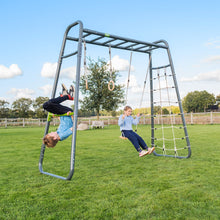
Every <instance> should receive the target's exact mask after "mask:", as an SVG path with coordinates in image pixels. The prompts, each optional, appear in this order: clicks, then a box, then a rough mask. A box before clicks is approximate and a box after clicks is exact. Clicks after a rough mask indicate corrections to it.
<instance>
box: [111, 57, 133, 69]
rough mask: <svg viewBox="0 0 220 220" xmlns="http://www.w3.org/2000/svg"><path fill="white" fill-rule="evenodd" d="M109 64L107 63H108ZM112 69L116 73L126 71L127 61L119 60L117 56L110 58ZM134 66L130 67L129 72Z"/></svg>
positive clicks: (127, 67)
mask: <svg viewBox="0 0 220 220" xmlns="http://www.w3.org/2000/svg"><path fill="white" fill-rule="evenodd" d="M108 64H109V61H108ZM112 68H113V69H114V70H116V71H128V70H129V62H128V60H124V59H121V58H120V57H119V56H118V55H115V56H114V57H113V58H112ZM134 70H135V69H134V66H132V65H131V71H134Z"/></svg>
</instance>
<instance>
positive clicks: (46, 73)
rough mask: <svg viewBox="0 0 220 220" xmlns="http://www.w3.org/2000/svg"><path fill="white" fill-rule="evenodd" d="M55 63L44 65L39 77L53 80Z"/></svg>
mask: <svg viewBox="0 0 220 220" xmlns="http://www.w3.org/2000/svg"><path fill="white" fill-rule="evenodd" d="M56 69H57V63H48V62H47V63H45V64H44V65H43V68H42V70H41V76H42V77H46V78H54V77H55V74H56Z"/></svg>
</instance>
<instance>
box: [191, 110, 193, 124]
mask: <svg viewBox="0 0 220 220" xmlns="http://www.w3.org/2000/svg"><path fill="white" fill-rule="evenodd" d="M192 124H193V113H192V112H191V125H192Z"/></svg>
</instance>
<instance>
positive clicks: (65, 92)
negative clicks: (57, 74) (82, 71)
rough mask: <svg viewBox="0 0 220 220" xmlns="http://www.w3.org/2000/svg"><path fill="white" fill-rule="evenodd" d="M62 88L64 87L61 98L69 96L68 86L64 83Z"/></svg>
mask: <svg viewBox="0 0 220 220" xmlns="http://www.w3.org/2000/svg"><path fill="white" fill-rule="evenodd" d="M61 86H62V93H61V96H64V95H68V94H69V93H68V90H67V88H66V86H65V85H64V84H63V83H62V84H61Z"/></svg>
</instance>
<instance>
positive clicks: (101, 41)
mask: <svg viewBox="0 0 220 220" xmlns="http://www.w3.org/2000/svg"><path fill="white" fill-rule="evenodd" d="M73 28H74V30H75V29H77V28H78V29H77V30H78V31H77V32H76V33H77V36H69V35H68V34H69V32H70V30H72V29H73ZM74 33H75V32H74ZM67 41H74V42H76V43H78V46H77V50H76V51H74V52H73V53H70V54H67V55H66V54H65V55H64V50H65V46H66V42H67ZM83 41H85V42H86V43H87V44H93V45H97V46H103V47H108V48H109V46H111V48H115V49H120V50H128V51H133V52H138V53H145V54H149V62H150V91H151V92H150V98H151V140H152V141H151V145H152V146H154V112H153V107H154V102H153V82H152V70H153V69H157V68H163V67H154V68H153V67H152V58H150V57H151V52H152V51H153V50H157V49H164V50H166V51H167V55H168V58H169V64H168V65H166V66H164V67H168V66H170V68H171V71H172V75H173V81H174V85H175V89H176V94H177V99H178V102H179V108H180V112H181V117H182V122H183V127H184V132H185V136H186V142H187V146H188V155H187V156H186V157H177V158H188V157H190V155H191V148H190V142H189V138H188V133H187V128H186V123H185V118H184V114H183V109H182V104H181V99H180V95H179V89H178V85H177V80H176V76H175V71H174V67H173V61H172V58H171V54H170V50H169V45H168V43H167V42H166V41H165V40H159V41H155V42H152V43H150V42H145V41H140V40H134V39H130V38H125V37H120V36H116V35H112V34H108V33H102V32H98V31H94V30H90V29H86V28H83V23H82V22H81V21H76V22H74V23H73V24H71V25H69V26H68V27H67V29H66V31H65V34H64V38H63V43H62V47H61V51H60V55H59V59H58V67H57V70H56V76H55V80H54V85H53V91H52V96H51V98H54V97H55V94H56V89H57V82H58V79H59V75H60V70H61V65H62V60H63V59H65V58H68V57H71V56H75V55H77V67H76V85H75V98H74V127H73V135H72V148H71V161H70V172H69V175H68V176H67V177H62V176H58V175H55V174H52V173H48V172H45V171H43V158H44V152H45V145H44V144H42V146H41V153H40V160H39V170H40V172H41V173H43V174H47V175H50V176H53V177H56V178H60V179H63V180H71V178H72V176H73V174H74V164H75V149H76V133H77V117H78V101H79V100H78V98H79V83H80V66H81V56H82V42H83ZM49 126H50V122H49V121H48V122H47V124H46V127H45V132H44V135H46V134H47V133H48V131H49ZM154 154H155V155H156V156H169V157H170V155H160V154H157V153H156V152H154ZM171 157H172V156H171Z"/></svg>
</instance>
